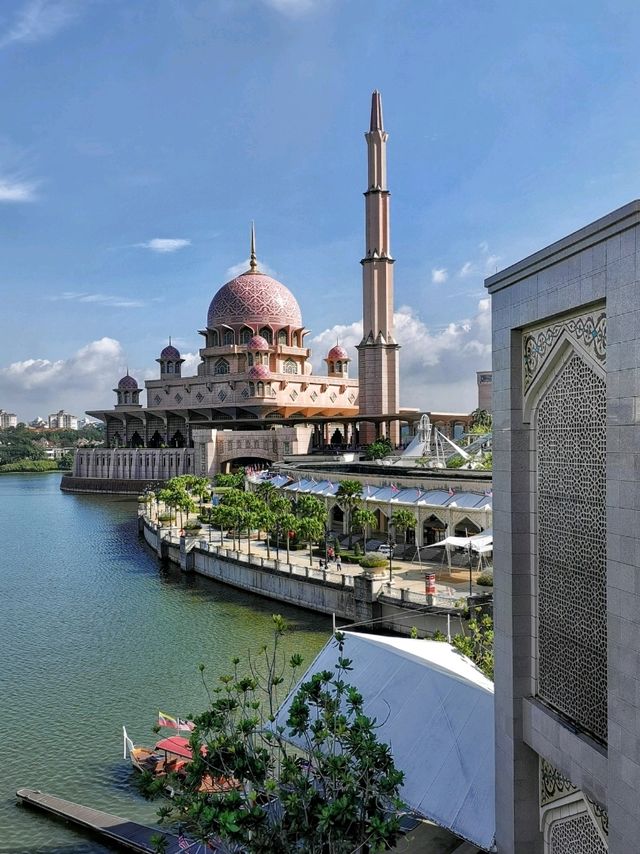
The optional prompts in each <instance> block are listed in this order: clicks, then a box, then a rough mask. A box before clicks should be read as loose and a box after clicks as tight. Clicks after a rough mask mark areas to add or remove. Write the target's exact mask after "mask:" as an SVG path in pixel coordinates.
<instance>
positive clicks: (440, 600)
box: [378, 582, 464, 608]
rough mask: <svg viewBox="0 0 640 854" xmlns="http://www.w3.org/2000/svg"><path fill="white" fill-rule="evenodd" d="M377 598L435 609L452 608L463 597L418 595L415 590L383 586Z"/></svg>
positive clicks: (443, 594) (439, 594) (387, 584)
mask: <svg viewBox="0 0 640 854" xmlns="http://www.w3.org/2000/svg"><path fill="white" fill-rule="evenodd" d="M378 597H379V598H383V599H394V600H396V601H398V602H400V603H403V604H407V605H421V606H422V607H424V608H426V607H436V608H453V607H455V603H456V602H459V601H460V599H463V598H464V596H452V595H449V594H445V593H442V594H441V593H436V594H435V595H433V594H427V593H418V592H417V591H415V590H409V589H408V588H407V587H396V586H394V585H391V584H389V582H387V583H386V584H383V585H382V587H381V588H380V592H379V593H378Z"/></svg>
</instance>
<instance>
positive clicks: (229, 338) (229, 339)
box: [224, 329, 235, 345]
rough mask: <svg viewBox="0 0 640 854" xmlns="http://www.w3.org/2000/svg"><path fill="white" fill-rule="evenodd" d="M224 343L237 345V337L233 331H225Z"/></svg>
mask: <svg viewBox="0 0 640 854" xmlns="http://www.w3.org/2000/svg"><path fill="white" fill-rule="evenodd" d="M224 343H225V345H227V344H235V335H234V334H233V329H225V332H224Z"/></svg>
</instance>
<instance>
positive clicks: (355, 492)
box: [336, 480, 362, 549]
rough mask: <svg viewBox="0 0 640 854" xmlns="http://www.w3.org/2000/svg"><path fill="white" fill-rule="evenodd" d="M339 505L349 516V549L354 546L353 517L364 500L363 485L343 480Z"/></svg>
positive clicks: (338, 496) (337, 494) (354, 481)
mask: <svg viewBox="0 0 640 854" xmlns="http://www.w3.org/2000/svg"><path fill="white" fill-rule="evenodd" d="M336 499H337V501H338V504H339V505H340V507H342V509H343V510H344V512H345V513H346V515H347V531H348V532H349V548H350V549H351V547H352V546H353V527H352V524H351V515H352V513H353V511H354V510H355V508H356V507H358V506H359V504H360V500H361V499H362V484H361V483H360V481H358V480H343V481H341V483H340V486H339V487H338V491H337V492H336Z"/></svg>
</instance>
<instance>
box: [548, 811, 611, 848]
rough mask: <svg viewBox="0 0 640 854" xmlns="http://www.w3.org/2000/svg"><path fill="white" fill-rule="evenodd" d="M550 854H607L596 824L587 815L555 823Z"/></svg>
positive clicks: (551, 834) (552, 828) (552, 829)
mask: <svg viewBox="0 0 640 854" xmlns="http://www.w3.org/2000/svg"><path fill="white" fill-rule="evenodd" d="M549 854H607V848H606V846H605V845H604V843H603V842H602V840H601V839H600V836H599V835H598V831H597V830H596V828H595V825H594V823H593V822H592V821H591V819H590V818H589V815H588V814H587V813H581V814H580V815H577V816H572V817H571V818H567V819H564V820H563V821H557V822H554V824H553V825H552V827H551V833H550V839H549Z"/></svg>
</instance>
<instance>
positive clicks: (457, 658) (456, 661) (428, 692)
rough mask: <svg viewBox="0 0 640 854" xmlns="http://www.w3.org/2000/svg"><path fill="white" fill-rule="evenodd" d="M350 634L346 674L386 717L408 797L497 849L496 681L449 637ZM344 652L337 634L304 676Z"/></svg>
mask: <svg viewBox="0 0 640 854" xmlns="http://www.w3.org/2000/svg"><path fill="white" fill-rule="evenodd" d="M345 635H346V642H345V655H346V656H348V657H349V658H350V659H351V660H352V662H353V665H352V667H353V669H352V670H351V671H350V672H349V673H348V674H347V675H346V677H345V678H346V680H347V681H348V682H349V683H350V684H351V685H354V686H355V687H356V688H357V690H358V691H359V692H360V693H361V694H362V696H363V698H364V711H365V714H367V715H368V716H370V717H375V718H376V720H377V722H378V730H377V734H378V738H379V739H380V740H381V741H385V742H387V743H388V744H389V745H390V747H391V750H392V753H393V756H394V760H395V763H396V766H397V767H398V768H399V769H400V770H402V771H404V774H405V779H404V784H403V787H402V791H401V797H402V799H403V800H404V802H405V803H406V805H407V806H408V807H409V808H410V809H411V810H413V811H414V812H415V813H417V814H418V815H421V816H423V817H425V818H427V819H429V820H431V821H433V822H435V823H436V824H438V825H440V826H441V827H445V828H447V829H448V830H451V831H452V832H453V833H455V834H456V835H457V836H460V837H461V838H462V839H465V840H467V841H468V842H471V843H473V844H474V845H477V846H478V847H480V848H483V849H484V850H486V851H490V850H493V844H494V836H495V809H494V777H495V770H494V730H493V726H494V707H493V683H492V682H491V681H490V680H489V679H487V678H486V676H484V674H483V673H481V671H480V670H479V669H478V668H477V667H476V666H475V665H474V664H473V663H472V662H471V661H469V659H467V658H465V657H464V656H462V655H461V654H460V653H458V652H457V650H455V649H454V648H453V647H451V646H449V644H447V643H440V642H438V641H426V640H414V639H411V638H395V637H382V636H377V635H366V634H356V633H352V632H345ZM336 659H337V654H336V648H335V643H334V642H333V641H329V642H328V643H327V644H326V645H325V647H324V648H323V649H322V651H321V652H320V654H319V655H318V657H317V658H316V659H315V661H314V662H313V663H312V664H311V666H310V667H309V669H308V670H307V672H306V673H305V675H304V676H303V677H302V679H301V680H300V682H303V681H307V680H309V679H310V678H311V675H312V674H313V673H317V672H319V671H322V670H333V668H334V667H335V664H336ZM299 684H300V683H298V686H299ZM298 686H296V688H295V689H294V690H293V691H292V692H291V694H290V695H289V696H288V697H287V699H286V700H285V702H284V703H283V704H282V706H281V707H280V709H279V710H278V712H277V715H276V720H275V724H274V725H275V726H285V725H286V719H287V715H288V712H289V708H290V705H291V702H292V700H293V697H294V696H295V693H296V691H297V689H298ZM294 743H296V744H297V745H298V746H299V747H303V744H302V742H301V741H299V742H295V740H294Z"/></svg>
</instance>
